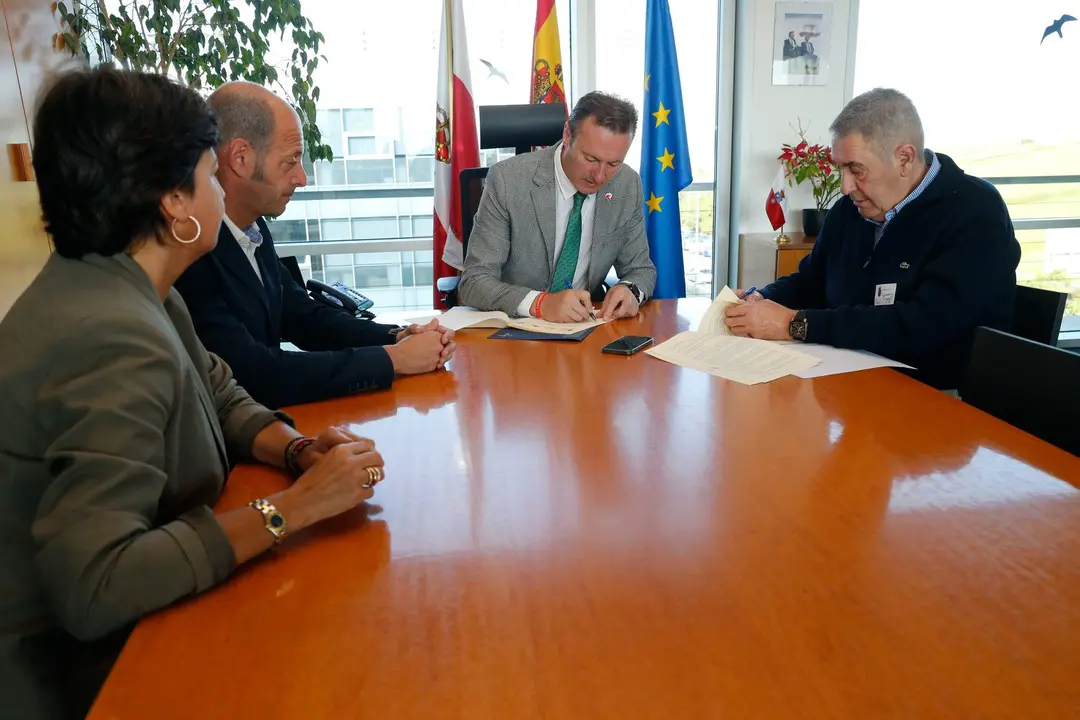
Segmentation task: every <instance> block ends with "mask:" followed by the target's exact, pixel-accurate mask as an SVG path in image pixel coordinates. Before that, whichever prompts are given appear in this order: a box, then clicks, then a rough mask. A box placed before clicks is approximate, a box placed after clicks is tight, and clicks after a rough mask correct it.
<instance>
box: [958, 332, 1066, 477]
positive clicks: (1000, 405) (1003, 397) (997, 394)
mask: <svg viewBox="0 0 1080 720" xmlns="http://www.w3.org/2000/svg"><path fill="white" fill-rule="evenodd" d="M961 397H963V399H964V402H966V403H968V404H970V405H974V406H975V407H977V408H979V409H980V410H983V411H984V412H987V413H990V414H991V415H993V416H995V417H997V418H999V419H1001V420H1004V421H1005V422H1007V423H1009V424H1010V425H1015V426H1016V427H1018V428H1020V429H1021V430H1024V431H1026V432H1029V433H1031V434H1032V435H1035V436H1036V437H1040V438H1042V439H1043V440H1045V441H1047V442H1048V443H1051V444H1052V445H1057V446H1058V447H1059V448H1061V449H1063V450H1067V451H1068V452H1071V453H1072V454H1074V455H1078V456H1080V355H1076V354H1073V353H1071V352H1068V351H1066V350H1061V349H1059V348H1056V347H1051V346H1049V345H1045V344H1043V343H1038V342H1034V341H1031V340H1027V339H1025V338H1021V337H1017V336H1015V335H1010V334H1008V333H1003V332H1001V331H1000V330H991V329H990V328H985V327H980V328H976V329H975V342H974V345H973V346H972V351H971V364H970V365H969V366H968V373H967V378H966V381H965V384H964V387H963V388H962V389H961Z"/></svg>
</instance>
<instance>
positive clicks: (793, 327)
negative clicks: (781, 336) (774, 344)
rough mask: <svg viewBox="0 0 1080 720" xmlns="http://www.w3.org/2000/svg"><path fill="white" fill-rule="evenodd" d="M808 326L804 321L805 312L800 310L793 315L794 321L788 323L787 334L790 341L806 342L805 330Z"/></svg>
mask: <svg viewBox="0 0 1080 720" xmlns="http://www.w3.org/2000/svg"><path fill="white" fill-rule="evenodd" d="M808 325H809V322H808V321H807V320H806V311H805V310H800V311H799V312H797V313H795V319H793V320H792V321H791V322H790V323H788V333H790V334H791V339H792V340H802V341H803V342H806V330H807V326H808Z"/></svg>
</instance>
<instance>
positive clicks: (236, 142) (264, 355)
mask: <svg viewBox="0 0 1080 720" xmlns="http://www.w3.org/2000/svg"><path fill="white" fill-rule="evenodd" d="M210 104H211V106H212V107H213V109H214V112H215V113H216V114H217V117H218V123H219V128H220V131H221V143H220V145H219V146H218V150H217V155H218V170H217V179H218V182H219V183H220V184H221V186H222V188H223V189H224V191H225V219H224V222H223V223H222V226H221V229H220V234H219V236H218V244H217V247H216V248H215V249H214V250H213V252H211V253H208V254H207V255H204V256H203V257H202V258H201V259H199V260H198V261H197V262H196V263H195V264H194V265H192V266H191V267H190V268H189V269H188V270H187V272H185V273H184V275H183V276H181V278H180V279H179V280H178V281H177V282H176V287H177V289H178V290H179V291H180V293H181V294H182V295H183V297H184V301H185V302H186V303H187V306H188V309H189V310H190V311H191V316H192V319H193V320H194V323H195V329H196V331H197V332H198V334H199V339H200V340H202V342H203V344H204V345H205V346H206V348H207V349H208V350H210V351H211V352H213V353H215V354H217V355H219V356H220V357H221V358H223V359H224V360H225V362H227V363H228V364H229V366H230V367H231V368H232V371H233V373H234V375H235V376H236V379H237V381H238V382H239V383H240V384H241V385H242V386H243V387H244V388H245V389H246V390H247V391H248V392H249V393H250V394H251V396H252V397H254V398H255V399H256V400H258V401H259V402H260V403H262V404H264V405H266V406H268V407H280V406H282V405H294V404H298V403H306V402H315V401H318V400H324V399H327V398H331V397H337V396H341V395H348V394H353V393H357V392H361V391H364V390H374V389H381V388H387V387H389V386H390V384H391V383H392V382H393V380H394V376H395V375H413V374H418V373H424V372H430V371H432V370H436V369H438V368H441V367H443V366H444V365H445V364H446V362H447V361H448V360H449V359H450V358H451V356H452V355H453V352H454V342H453V331H450V330H447V329H445V328H442V327H440V326H439V324H438V322H437V321H432V322H431V323H430V324H428V325H426V326H422V327H421V326H416V325H412V326H410V327H408V328H403V327H398V326H395V325H382V324H378V323H373V322H370V321H366V320H359V319H357V318H354V317H352V316H350V315H348V314H347V313H345V312H343V311H341V310H337V309H334V308H331V307H328V306H326V305H323V304H322V303H319V302H316V301H315V300H312V299H311V297H310V296H309V295H308V294H307V292H306V291H305V290H304V288H302V287H301V286H300V285H298V284H297V283H296V281H295V280H294V279H293V278H292V276H291V275H290V274H289V272H288V271H287V270H286V269H285V267H284V266H283V265H282V264H281V261H280V260H279V259H278V256H277V253H276V252H275V251H274V240H273V238H272V237H271V236H270V230H269V228H268V227H267V224H266V222H265V220H264V219H263V217H264V216H268V217H275V216H277V215H280V214H281V213H282V212H284V210H285V205H286V204H287V203H288V202H289V199H290V198H291V197H292V194H293V192H294V191H295V190H296V188H298V187H303V186H304V185H306V184H307V177H306V175H305V173H304V169H303V167H302V165H301V158H302V156H303V153H304V141H303V132H302V130H301V125H300V120H299V118H298V117H297V115H296V113H295V112H294V111H293V109H292V108H291V107H289V105H288V104H287V103H285V102H284V101H283V100H281V99H280V98H278V97H276V96H274V95H273V94H272V93H270V92H269V91H267V90H266V89H264V88H261V87H259V86H257V85H252V84H249V83H228V84H226V85H224V86H222V87H221V88H220V89H218V90H217V91H216V92H215V93H214V94H213V95H212V96H211V97H210ZM283 341H284V342H290V343H292V344H294V345H296V346H297V347H299V348H301V349H302V350H306V351H308V352H289V351H285V350H282V349H281V343H282V342H283Z"/></svg>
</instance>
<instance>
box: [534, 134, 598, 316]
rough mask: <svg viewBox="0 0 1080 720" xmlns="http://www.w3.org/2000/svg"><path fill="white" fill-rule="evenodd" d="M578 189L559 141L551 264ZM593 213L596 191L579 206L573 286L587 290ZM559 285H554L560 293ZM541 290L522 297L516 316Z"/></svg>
mask: <svg viewBox="0 0 1080 720" xmlns="http://www.w3.org/2000/svg"><path fill="white" fill-rule="evenodd" d="M576 192H577V189H576V188H575V187H574V185H573V184H572V183H571V182H570V178H568V177H567V176H566V171H565V170H563V166H562V143H561V142H560V143H559V148H558V150H557V151H556V152H555V257H553V258H551V265H552V267H554V266H555V263H557V262H558V260H559V253H560V252H562V248H563V244H564V243H565V242H566V221H567V220H569V219H570V211H571V210H573V209H574V194H575V193H576ZM595 214H596V193H592V194H591V195H588V196H586V198H585V202H584V203H583V204H582V206H581V246H580V247H579V248H578V261H577V268H576V269H575V270H574V289H575V290H588V289H589V257H590V254H591V253H592V227H593V215H595ZM560 290H562V288H556V292H559V291H560ZM538 295H540V293H539V292H538V291H536V290H530V291H529V294H528V295H526V296H525V299H524V300H522V301H521V304H520V305H518V308H517V311H518V315H520V316H521V317H529V310H530V309H531V308H532V304H533V302H534V301H535V300H536V298H537V296H538Z"/></svg>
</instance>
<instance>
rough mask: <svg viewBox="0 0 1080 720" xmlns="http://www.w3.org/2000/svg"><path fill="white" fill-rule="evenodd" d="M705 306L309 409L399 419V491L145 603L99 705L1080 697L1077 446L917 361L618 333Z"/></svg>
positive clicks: (895, 704)
mask: <svg viewBox="0 0 1080 720" xmlns="http://www.w3.org/2000/svg"><path fill="white" fill-rule="evenodd" d="M704 307H705V303H703V302H701V301H697V302H695V301H681V302H680V303H679V304H678V305H676V303H675V302H659V303H651V304H649V305H648V306H646V308H645V309H644V310H643V314H642V316H641V317H639V318H637V319H635V320H628V321H622V322H618V323H614V324H611V325H609V326H605V327H601V328H599V329H598V330H596V331H595V332H594V333H593V334H592V335H591V336H590V337H589V338H588V339H587V340H585V341H584V342H583V343H580V344H574V343H564V342H549V343H524V342H516V341H506V340H488V339H486V335H487V334H488V333H490V331H485V332H477V331H471V332H469V331H467V332H464V333H461V334H460V335H459V339H460V340H461V342H460V349H459V351H458V353H457V355H456V357H455V359H454V360H453V362H452V363H451V364H450V372H440V373H437V374H432V375H427V376H421V377H411V378H405V379H402V380H399V381H397V382H396V383H395V384H394V388H393V390H391V391H387V392H384V393H378V394H371V395H364V396H357V397H351V398H348V399H342V400H338V401H333V402H327V403H320V404H317V405H310V406H304V407H298V408H295V409H294V410H293V414H294V416H295V417H296V419H297V422H298V425H299V427H300V428H301V429H302V430H304V431H308V432H315V431H317V430H319V429H321V427H323V426H325V425H327V424H329V423H348V424H350V425H351V426H352V428H353V429H355V430H357V431H360V432H362V433H363V434H365V435H368V436H370V437H373V438H375V439H376V441H377V442H378V447H379V449H380V450H381V451H382V453H383V454H384V455H385V457H386V465H387V480H386V482H385V484H382V485H380V486H379V488H378V491H377V494H376V497H375V502H377V504H378V507H369V508H366V509H357V510H356V511H354V512H350V513H348V514H347V515H345V516H341V517H339V518H336V519H334V520H332V521H329V522H327V523H325V524H324V526H323V527H321V528H316V529H313V530H309V531H307V532H305V533H303V534H298V535H296V536H294V537H292V538H291V539H289V540H288V541H287V542H286V543H284V544H283V545H282V546H281V547H280V548H278V549H277V550H275V551H274V552H271V553H268V554H266V555H265V556H263V557H262V558H261V559H259V560H256V561H255V562H253V563H251V564H250V565H248V566H246V567H244V568H242V569H240V570H239V571H238V572H237V573H236V575H235V576H234V577H233V578H232V579H231V580H229V581H228V582H227V583H225V584H223V585H222V586H220V587H219V588H217V589H215V590H213V591H211V592H209V593H207V594H205V595H203V596H201V597H198V598H194V599H192V600H189V601H187V602H184V603H181V604H179V605H178V606H176V607H173V608H170V609H168V610H166V611H164V612H161V613H158V614H156V615H153V616H151V617H149V618H147V619H145V620H143V621H142V622H141V624H140V625H139V626H138V628H137V629H136V630H135V632H134V634H133V635H132V637H131V639H130V641H129V642H128V644H127V647H126V648H125V650H124V652H123V655H122V656H121V658H120V660H119V661H118V663H117V665H116V667H115V668H114V670H113V673H112V675H111V676H110V678H109V680H108V682H107V683H106V685H105V687H104V689H103V690H102V693H101V695H100V696H99V698H98V701H97V704H96V705H95V708H94V711H93V713H92V714H91V717H92V718H96V719H98V720H105V719H108V720H134V719H135V718H156V719H161V718H253V717H285V718H335V719H336V718H380V719H385V718H393V719H395V720H396V719H400V718H425V719H426V718H462V719H466V718H468V719H472V718H481V719H486V718H500V719H502V718H507V719H509V718H513V719H515V720H517V719H525V718H559V719H561V718H620V719H621V718H721V717H722V718H792V717H798V718H860V719H861V718H1025V719H1028V718H1073V717H1080V680H1078V678H1080V491H1078V490H1077V487H1076V486H1075V485H1076V484H1080V459H1078V458H1076V457H1073V456H1070V455H1067V454H1066V453H1064V452H1062V451H1060V450H1057V449H1056V448H1053V447H1051V446H1049V445H1047V444H1044V443H1042V442H1041V441H1039V440H1037V439H1035V438H1033V437H1030V436H1028V435H1026V434H1024V433H1022V432H1020V431H1018V430H1016V429H1014V428H1011V427H1009V426H1008V425H1006V424H1004V423H1002V422H999V421H998V420H995V419H993V418H991V417H989V416H987V415H984V414H982V413H981V412H979V411H977V410H975V409H973V408H971V407H969V406H966V405H964V404H963V403H961V402H960V401H958V400H956V399H954V398H951V397H948V396H946V395H944V394H942V393H938V392H935V391H933V390H931V389H930V388H928V387H925V386H923V385H920V384H919V383H917V382H915V381H913V380H911V379H909V378H907V377H904V376H902V375H900V374H899V373H896V372H894V371H892V370H874V371H870V372H863V373H858V374H851V375H842V376H834V377H829V378H822V379H818V380H799V379H796V378H784V379H782V380H779V381H777V382H774V383H770V384H768V385H759V386H753V387H747V386H742V385H737V384H734V383H731V382H727V381H723V380H720V379H717V378H713V377H710V376H708V375H704V374H701V373H698V372H694V371H689V370H683V369H681V368H677V367H674V366H672V365H668V364H666V363H664V362H661V361H659V360H656V359H654V358H652V357H649V356H646V355H645V354H644V353H640V354H638V355H636V356H634V357H630V358H626V357H617V356H610V355H602V354H601V352H600V348H601V346H603V345H604V344H605V343H607V342H610V341H611V340H613V339H615V338H616V337H618V336H620V335H624V334H634V335H653V336H655V337H656V338H657V341H659V340H661V339H663V338H666V337H669V336H671V335H673V334H674V333H676V332H678V331H681V330H685V329H690V328H693V327H695V326H696V319H697V318H699V317H700V315H701V313H702V311H703V310H704ZM1070 482H1071V483H1073V484H1070ZM284 484H285V479H284V477H283V476H281V475H280V474H277V473H274V472H271V471H269V470H264V469H253V468H246V467H245V468H240V469H238V470H237V471H236V472H235V473H234V474H233V476H232V478H231V480H230V482H229V485H228V488H227V491H226V493H225V496H224V497H223V498H222V501H221V507H222V508H229V507H236V506H239V505H241V504H243V503H245V502H247V501H249V500H251V499H253V498H254V497H257V496H261V495H265V494H268V493H271V492H274V491H276V490H278V489H280V488H281V487H283V486H284Z"/></svg>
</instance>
